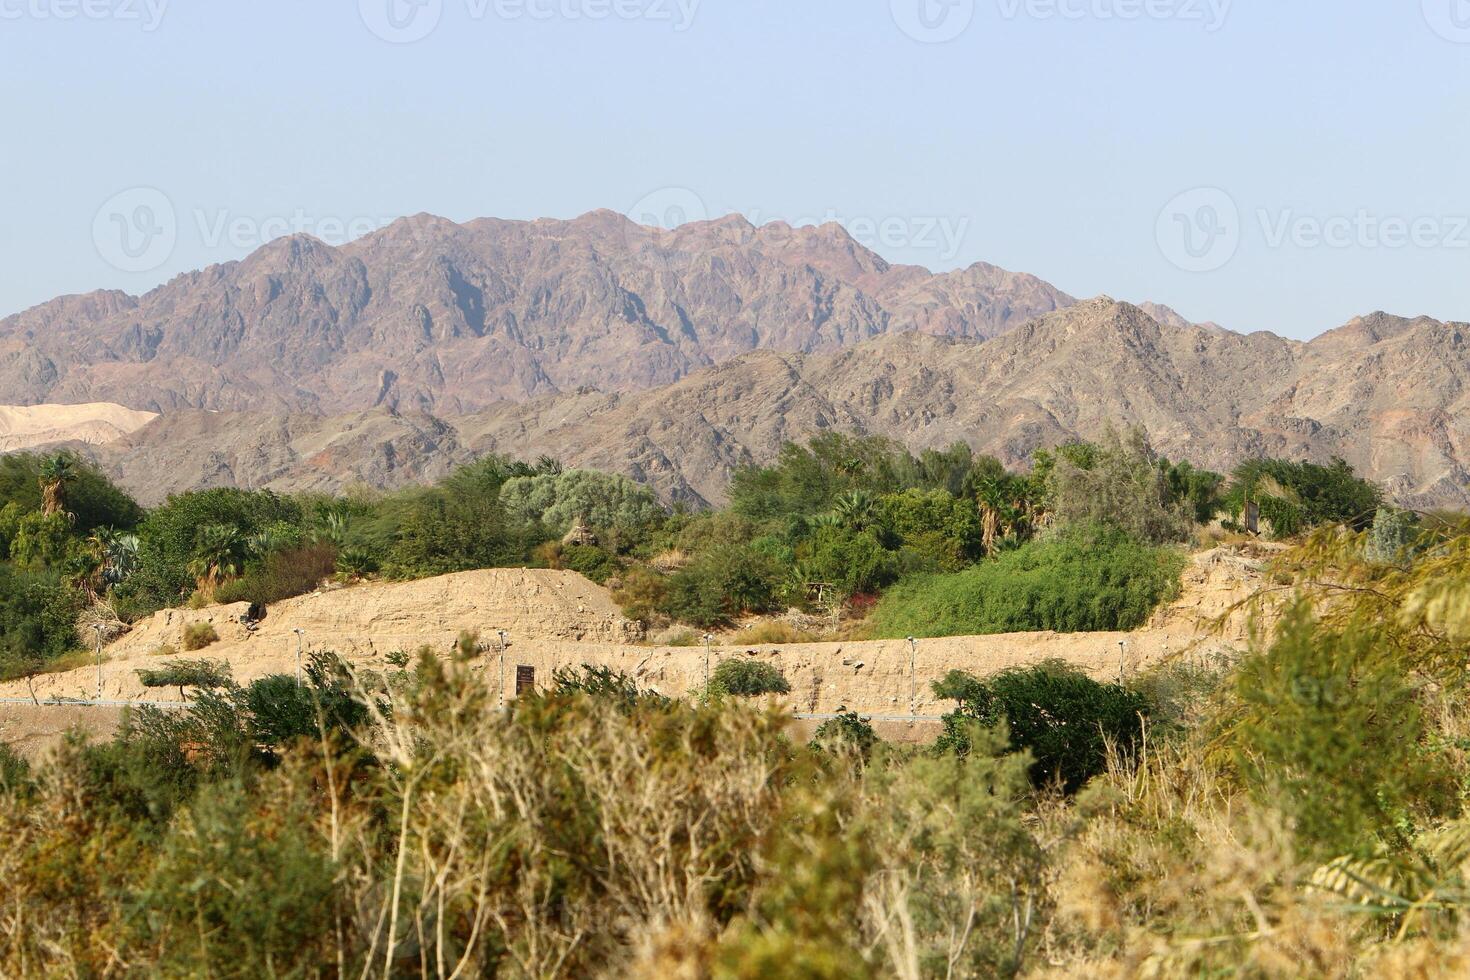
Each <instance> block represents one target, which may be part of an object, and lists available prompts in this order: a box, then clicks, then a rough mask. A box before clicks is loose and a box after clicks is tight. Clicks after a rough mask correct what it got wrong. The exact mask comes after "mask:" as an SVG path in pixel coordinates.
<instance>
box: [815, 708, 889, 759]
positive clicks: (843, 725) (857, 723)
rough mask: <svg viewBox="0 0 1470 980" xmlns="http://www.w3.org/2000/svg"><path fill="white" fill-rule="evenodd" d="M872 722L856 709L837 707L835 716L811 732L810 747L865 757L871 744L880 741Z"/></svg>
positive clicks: (870, 750)
mask: <svg viewBox="0 0 1470 980" xmlns="http://www.w3.org/2000/svg"><path fill="white" fill-rule="evenodd" d="M881 741H882V739H880V738H879V737H878V733H877V732H876V731H874V730H873V726H872V724H871V723H870V722H869V721H868V720H867V719H866V718H864V717H863V716H862V715H860V714H858V713H857V712H856V711H848V710H847V708H846V707H841V708H838V709H837V717H836V718H828V719H827V720H826V721H824V722H822V723H821V724H820V725H818V726H817V730H816V732H814V733H813V734H812V741H811V744H812V748H815V749H822V750H824V751H827V752H856V753H857V754H858V755H859V756H861V757H862V758H864V759H866V758H868V756H869V755H871V754H872V751H873V746H875V745H877V744H878V743H879V742H881Z"/></svg>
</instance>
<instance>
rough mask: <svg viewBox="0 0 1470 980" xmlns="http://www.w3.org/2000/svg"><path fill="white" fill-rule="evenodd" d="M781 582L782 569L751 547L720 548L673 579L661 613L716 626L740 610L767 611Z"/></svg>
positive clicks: (729, 546) (702, 556) (698, 623)
mask: <svg viewBox="0 0 1470 980" xmlns="http://www.w3.org/2000/svg"><path fill="white" fill-rule="evenodd" d="M782 580H783V574H782V570H781V568H780V566H779V565H777V564H776V563H775V562H774V561H772V560H771V559H770V558H769V557H768V556H766V555H763V554H761V553H760V552H758V551H756V550H755V549H753V548H750V547H742V546H738V545H726V546H722V547H718V548H715V549H714V550H712V551H708V552H706V553H704V554H702V555H700V556H699V557H698V558H697V559H696V560H695V561H694V563H693V564H691V565H690V566H689V567H688V568H685V569H683V570H681V571H679V572H677V573H675V574H674V575H673V576H672V578H671V579H670V581H669V589H668V592H667V593H666V594H665V595H664V597H663V600H662V602H661V603H660V606H659V611H660V612H663V613H664V614H666V615H668V616H670V617H671V618H673V619H677V620H680V621H681V622H686V623H692V624H694V625H695V626H715V625H718V624H720V623H724V622H728V621H729V620H730V619H731V618H732V617H734V616H737V615H739V614H740V613H743V612H766V611H768V610H769V609H771V608H772V606H773V605H774V604H775V600H776V596H777V593H778V592H779V590H780V587H781V583H782Z"/></svg>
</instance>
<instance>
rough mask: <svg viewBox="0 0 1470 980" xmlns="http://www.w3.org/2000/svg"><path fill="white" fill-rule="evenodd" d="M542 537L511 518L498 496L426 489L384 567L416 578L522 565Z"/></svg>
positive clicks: (410, 507)
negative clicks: (466, 494)
mask: <svg viewBox="0 0 1470 980" xmlns="http://www.w3.org/2000/svg"><path fill="white" fill-rule="evenodd" d="M537 538H539V535H537V534H536V533H535V532H533V531H532V530H531V529H529V528H527V527H526V526H525V525H522V524H519V523H517V522H515V521H513V520H511V518H510V517H509V516H508V515H507V514H506V511H505V508H504V507H503V506H502V505H501V503H500V501H499V499H498V497H497V496H494V495H490V494H488V493H478V494H475V495H473V496H465V495H461V494H459V493H455V492H451V491H450V490H448V489H445V488H438V489H434V490H428V491H421V492H419V493H417V494H415V495H414V496H413V498H412V499H411V500H410V501H409V502H408V503H407V504H406V505H405V506H404V508H403V511H402V514H401V516H400V517H399V519H398V521H397V528H396V531H395V533H394V535H393V538H392V542H391V544H390V545H389V546H388V548H387V555H386V557H385V560H384V562H383V570H384V572H385V573H387V574H388V575H389V576H390V577H392V578H399V579H411V578H427V577H429V576H433V575H446V574H448V573H450V572H463V571H469V570H470V569H475V568H502V567H505V566H509V565H521V564H524V563H525V561H526V556H527V555H528V553H529V552H530V549H531V547H532V546H533V545H534V544H535V543H536V540H537Z"/></svg>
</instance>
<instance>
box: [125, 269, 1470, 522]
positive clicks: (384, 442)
mask: <svg viewBox="0 0 1470 980" xmlns="http://www.w3.org/2000/svg"><path fill="white" fill-rule="evenodd" d="M1467 378H1470V326H1467V325H1464V324H1454V323H1440V322H1437V321H1434V320H1428V319H1419V320H1404V319H1401V318H1397V317H1391V316H1387V315H1385V314H1375V315H1373V316H1371V317H1367V318H1364V319H1360V320H1357V321H1354V322H1353V323H1351V324H1349V325H1347V326H1345V327H1343V328H1341V329H1340V330H1337V331H1333V332H1331V333H1328V334H1326V335H1324V336H1323V337H1321V338H1319V339H1318V340H1316V341H1313V342H1311V343H1299V342H1295V341H1289V340H1284V339H1282V338H1280V337H1277V336H1274V335H1272V334H1267V333H1256V334H1250V335H1241V334H1235V333H1230V332H1228V331H1224V330H1220V329H1218V328H1214V327H1195V326H1188V325H1184V326H1181V325H1177V324H1172V323H1170V324H1165V323H1160V322H1159V321H1158V320H1156V319H1154V318H1153V317H1151V316H1149V315H1148V314H1147V313H1145V312H1144V311H1143V310H1142V309H1140V308H1139V307H1136V306H1132V305H1130V304H1127V303H1119V302H1115V301H1113V300H1110V299H1108V298H1106V297H1102V298H1098V299H1094V300H1089V301H1087V302H1084V303H1080V304H1077V305H1075V306H1073V307H1070V308H1068V309H1065V310H1061V311H1058V312H1055V313H1051V314H1048V315H1046V316H1043V317H1039V318H1037V319H1035V320H1032V321H1030V322H1028V323H1026V324H1023V325H1021V326H1019V327H1017V328H1015V329H1013V330H1011V331H1010V332H1009V333H1007V334H1005V335H1004V336H1001V337H997V338H994V339H992V340H988V341H985V342H978V341H973V340H965V339H956V338H944V337H932V336H927V335H923V334H916V333H906V334H901V335H895V336H891V337H883V338H878V339H875V340H872V341H869V342H868V343H865V344H861V345H859V346H857V347H854V348H852V349H850V350H842V351H839V352H836V353H828V354H795V353H783V352H779V351H767V350H761V351H755V352H753V353H749V354H746V355H744V356H742V357H739V358H736V359H735V360H733V361H730V362H727V363H725V364H721V365H719V366H716V367H712V368H708V369H706V370H703V371H701V372H698V373H696V374H694V375H692V376H690V377H688V378H685V379H683V380H681V381H678V382H676V383H674V384H672V385H670V386H667V387H664V388H659V389H654V390H649V391H642V392H632V393H618V392H602V391H596V390H582V391H578V392H576V393H573V394H567V395H556V396H546V397H543V398H537V399H532V400H530V401H527V402H524V403H519V404H508V405H502V406H499V407H496V408H492V409H488V410H486V411H484V412H480V413H476V414H472V415H467V416H461V417H458V418H452V419H448V418H440V417H437V416H433V415H428V414H424V413H414V412H394V411H391V410H389V409H386V408H379V409H376V410H373V411H369V412H360V413H356V414H353V415H347V416H338V417H323V416H315V415H281V416H262V415H256V414H251V413H224V414H211V413H203V412H197V411H196V412H180V413H174V414H167V415H164V416H163V417H161V418H159V419H157V420H156V421H154V422H153V423H151V424H150V425H148V426H146V427H144V428H143V429H141V430H139V431H138V432H136V433H134V434H133V435H131V436H129V437H127V438H124V439H121V440H119V441H118V442H116V443H113V444H111V445H109V446H107V447H104V448H102V449H101V450H99V451H98V456H99V458H100V459H101V460H102V461H103V463H104V465H105V466H106V467H107V469H109V470H110V471H111V472H112V473H114V474H115V475H116V476H117V477H118V478H119V479H120V480H121V481H122V483H123V484H124V485H126V486H127V487H129V488H130V489H131V490H133V491H134V492H135V493H137V494H138V495H139V496H140V497H141V498H142V499H144V500H145V501H153V500H157V499H160V498H161V497H162V496H163V495H164V494H166V493H168V492H171V491H174V490H181V489H187V488H191V487H199V486H219V485H238V486H248V487H272V488H276V489H282V490H286V489H323V490H332V489H340V488H341V487H344V486H347V485H350V484H352V483H357V482H365V483H369V484H373V485H377V486H399V485H403V484H406V483H411V482H416V481H422V480H427V479H433V478H436V477H438V476H442V475H444V474H445V473H447V472H449V471H450V470H451V469H453V468H454V467H455V466H457V465H461V464H463V463H465V462H467V461H469V460H471V459H474V458H475V457H477V456H480V455H483V454H486V453H490V452H499V453H508V454H512V455H516V456H521V457H526V458H535V457H537V456H540V455H541V454H543V453H545V454H550V455H553V456H555V457H557V458H559V459H560V460H562V461H563V462H564V463H565V464H567V465H568V466H579V467H590V468H594V469H601V470H606V471H609V472H615V473H622V474H625V475H628V476H630V477H632V478H634V479H637V480H640V481H642V482H645V483H647V484H649V485H651V486H653V487H654V488H655V489H657V490H658V491H659V492H660V494H662V495H663V496H664V497H665V498H666V499H671V500H677V501H684V502H687V503H690V504H694V505H700V504H705V503H719V502H720V501H722V500H723V499H724V495H725V489H726V487H727V485H728V481H729V478H730V475H731V473H732V472H733V471H734V470H735V469H736V468H738V467H740V466H743V465H747V464H750V463H764V462H768V461H770V460H772V459H773V458H774V457H775V455H776V453H777V452H778V451H779V449H780V447H781V444H782V443H783V442H784V441H786V440H796V441H801V440H804V439H806V438H809V437H810V436H811V435H813V434H815V433H818V432H822V431H828V430H841V431H848V432H859V433H872V434H877V435H883V436H888V437H891V438H893V439H896V440H898V441H900V442H902V443H904V444H906V445H908V446H910V447H911V448H914V449H922V448H930V447H942V446H946V445H949V444H952V443H954V442H966V443H969V444H970V445H971V446H973V447H974V448H975V449H977V450H979V451H981V452H986V453H991V454H994V455H996V456H998V457H999V458H1000V459H1001V460H1002V461H1004V462H1005V463H1007V464H1008V465H1021V464H1024V463H1025V462H1026V461H1027V460H1028V459H1029V457H1030V455H1031V453H1032V452H1033V451H1035V450H1036V449H1038V448H1043V447H1049V446H1054V445H1057V444H1059V443H1062V442H1066V441H1069V440H1073V439H1078V438H1088V439H1091V438H1096V437H1097V436H1099V435H1100V434H1101V432H1102V431H1103V429H1104V428H1105V427H1106V426H1107V425H1109V424H1112V425H1117V426H1127V425H1135V424H1136V425H1142V426H1144V427H1145V428H1147V430H1148V432H1149V434H1150V436H1151V438H1152V439H1153V441H1154V444H1155V446H1156V447H1157V448H1158V449H1159V450H1161V451H1162V452H1164V453H1166V454H1168V455H1170V456H1171V457H1174V458H1180V459H1188V460H1190V461H1191V462H1194V463H1196V464H1199V465H1204V466H1209V467H1212V468H1217V469H1228V468H1229V467H1231V466H1233V465H1235V464H1236V463H1238V462H1240V461H1241V460H1243V459H1247V458H1252V457H1257V456H1262V455H1270V456H1281V457H1287V458H1292V459H1302V458H1308V459H1314V460H1318V461H1326V460H1328V459H1330V458H1331V457H1333V456H1341V457H1343V458H1344V459H1346V460H1347V461H1348V462H1349V463H1351V464H1352V465H1353V466H1354V467H1355V468H1357V469H1358V471H1359V472H1361V473H1363V474H1364V475H1366V476H1367V477H1369V478H1370V479H1373V480H1375V481H1378V482H1380V483H1382V484H1384V485H1385V486H1386V487H1387V489H1388V491H1389V492H1390V494H1391V495H1393V496H1394V497H1396V498H1397V499H1398V500H1400V501H1402V502H1404V503H1406V504H1409V505H1416V506H1441V505H1448V506H1466V505H1470V492H1467V480H1470V471H1467V462H1470V397H1467V392H1466V383H1465V382H1466V379H1467Z"/></svg>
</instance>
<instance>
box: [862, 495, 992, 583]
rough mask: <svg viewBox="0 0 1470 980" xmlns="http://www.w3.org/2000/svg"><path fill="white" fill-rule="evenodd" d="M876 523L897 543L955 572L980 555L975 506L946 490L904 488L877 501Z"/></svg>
mask: <svg viewBox="0 0 1470 980" xmlns="http://www.w3.org/2000/svg"><path fill="white" fill-rule="evenodd" d="M877 510H878V513H879V515H880V516H879V523H880V526H881V527H882V528H883V529H884V530H886V531H887V532H888V533H889V534H891V535H893V536H894V537H895V538H896V539H897V540H898V542H899V543H900V544H901V545H902V546H904V547H906V548H910V549H912V550H914V551H916V552H918V553H920V554H922V555H924V556H925V557H926V558H928V559H930V560H932V561H933V563H934V564H935V566H936V567H937V568H938V570H940V571H945V572H956V571H959V570H960V569H961V568H964V567H965V566H966V565H969V564H971V563H973V562H975V561H978V560H980V559H981V558H982V557H984V547H983V528H982V526H981V523H980V514H979V511H978V510H976V508H975V505H974V504H973V503H972V502H970V501H968V500H963V499H961V498H959V497H956V496H954V495H953V494H951V493H950V492H949V491H947V490H930V491H927V492H926V491H922V490H906V491H904V492H903V493H900V494H886V495H884V496H882V497H880V498H878V500H877Z"/></svg>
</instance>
